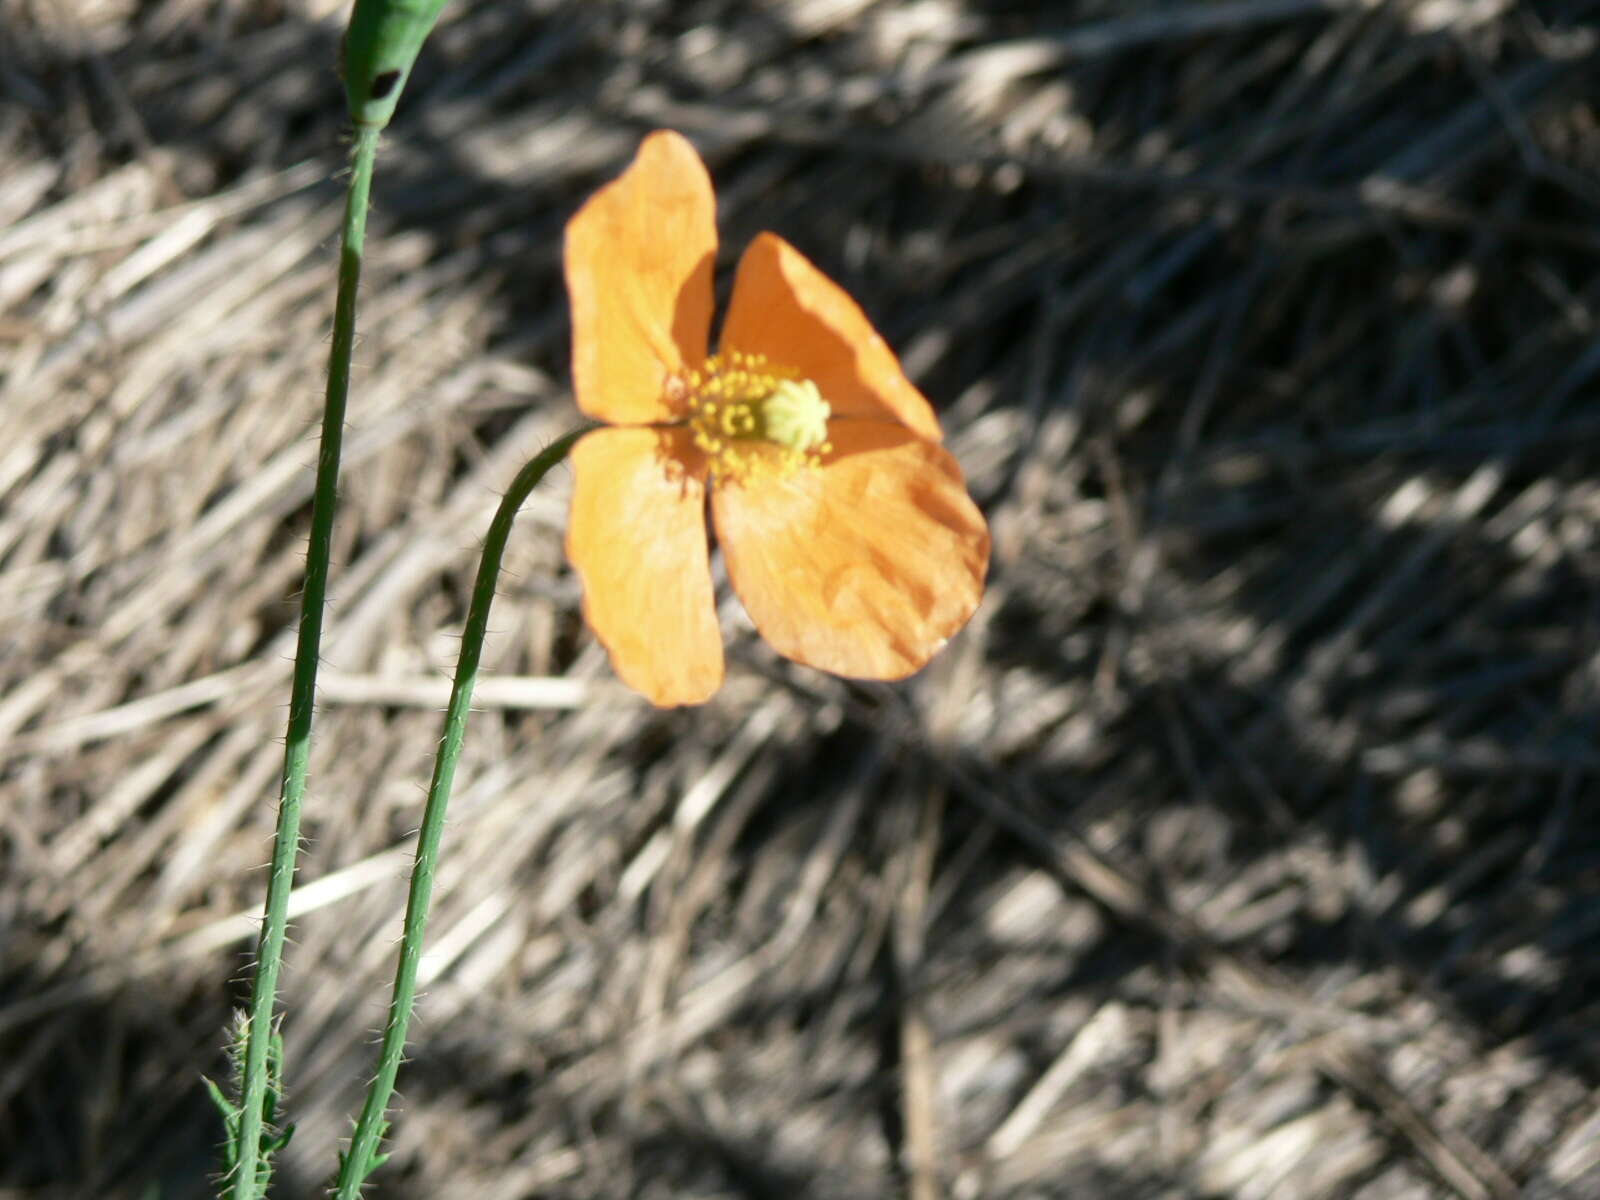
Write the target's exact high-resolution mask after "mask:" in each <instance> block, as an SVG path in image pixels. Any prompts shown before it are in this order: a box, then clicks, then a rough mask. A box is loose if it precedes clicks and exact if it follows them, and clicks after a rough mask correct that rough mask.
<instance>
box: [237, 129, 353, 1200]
mask: <svg viewBox="0 0 1600 1200" xmlns="http://www.w3.org/2000/svg"><path fill="white" fill-rule="evenodd" d="M377 154H378V130H377V129H375V128H367V127H358V128H357V131H356V143H355V151H354V155H353V158H352V162H351V170H350V190H349V192H348V194H347V196H346V198H345V210H344V237H343V240H342V243H341V245H340V249H339V291H338V296H337V298H336V300H335V301H334V312H333V346H332V349H331V351H330V352H329V355H328V391H327V399H326V402H325V404H324V406H323V410H322V442H321V447H322V448H321V451H320V453H319V454H318V456H317V481H316V490H315V493H314V494H313V497H312V501H311V540H310V544H309V545H308V547H307V549H306V582H305V591H304V592H303V593H302V595H301V597H300V634H299V640H298V642H297V644H296V646H295V656H294V682H293V685H292V687H291V691H290V696H289V729H288V736H287V739H286V741H285V745H284V755H283V777H282V782H281V786H280V789H279V793H278V796H279V799H278V829H277V833H276V835H275V836H274V839H273V844H272V869H271V874H270V875H269V876H268V879H267V903H266V919H265V921H264V922H263V924H262V926H261V940H260V943H259V944H258V946H257V949H256V972H255V990H254V992H253V994H252V995H251V999H250V1018H249V1026H248V1029H247V1030H246V1042H245V1053H244V1079H243V1083H242V1086H241V1094H240V1104H239V1107H240V1111H239V1126H238V1140H237V1146H236V1150H237V1156H236V1158H235V1162H236V1163H237V1166H236V1168H235V1170H234V1172H233V1179H232V1181H231V1189H230V1190H229V1192H228V1194H229V1195H230V1196H231V1198H232V1200H256V1196H257V1195H258V1194H260V1192H261V1191H262V1189H263V1187H264V1184H265V1179H264V1177H258V1176H262V1175H264V1173H262V1172H260V1170H259V1167H260V1149H261V1135H262V1125H263V1121H262V1115H263V1104H264V1101H265V1098H266V1093H267V1066H268V1064H267V1058H268V1055H267V1050H268V1047H269V1045H270V1042H271V1038H272V1033H273V1019H274V1015H275V1013H276V1008H277V999H278V974H279V969H280V968H281V967H282V965H283V941H284V933H285V930H286V928H287V926H288V917H289V893H290V891H291V890H292V889H293V887H294V868H295V857H296V855H297V853H298V851H299V848H300V806H301V801H302V800H303V799H304V797H305V791H306V770H307V765H308V763H309V761H310V757H311V723H312V716H313V714H314V710H315V706H316V692H317V665H318V662H319V661H320V659H321V653H322V613H323V606H324V602H325V600H326V598H327V593H328V559H329V557H330V556H331V554H332V544H333V513H334V508H335V505H336V503H337V499H338V490H339V453H340V449H341V445H342V442H343V440H344V415H345V402H346V400H347V398H348V397H349V394H350V357H351V352H352V350H353V348H354V345H355V327H356V289H357V287H358V285H359V284H360V281H361V256H362V250H363V247H364V245H365V242H366V234H367V204H368V198H369V196H370V194H371V191H372V169H373V164H374V162H375V160H376V159H377Z"/></svg>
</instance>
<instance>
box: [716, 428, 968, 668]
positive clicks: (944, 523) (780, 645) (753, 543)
mask: <svg viewBox="0 0 1600 1200" xmlns="http://www.w3.org/2000/svg"><path fill="white" fill-rule="evenodd" d="M828 436H829V439H830V440H831V442H832V444H833V450H832V451H831V452H830V453H829V454H828V455H827V457H826V458H825V459H824V460H823V463H822V466H821V467H819V468H812V469H809V470H807V469H801V470H799V471H797V472H795V473H794V474H793V475H791V476H789V477H788V478H786V479H779V478H772V477H768V478H766V479H755V480H752V481H751V482H749V483H748V484H744V485H739V484H722V483H720V482H719V483H718V484H717V486H716V487H714V488H713V489H712V494H711V511H712V514H713V516H714V517H715V520H716V527H717V539H718V541H719V542H720V543H721V544H722V553H723V556H724V557H725V558H726V559H727V563H728V574H729V576H731V577H732V579H733V587H734V590H735V591H736V592H738V593H739V599H740V600H742V601H744V606H745V610H746V611H747V612H749V614H750V619H751V620H753V621H754V622H755V625H756V628H757V629H759V630H760V631H761V635H762V636H763V637H765V638H766V639H767V641H769V642H771V643H772V645H773V646H774V647H776V648H777V650H778V652H779V653H780V654H783V655H785V656H786V657H788V658H792V659H794V660H795V661H796V662H802V663H805V664H806V665H807V666H812V667H819V668H821V669H822V670H824V671H832V672H833V673H834V674H836V675H848V676H852V677H855V678H858V679H900V678H902V677H904V676H906V675H909V674H911V673H912V672H913V671H915V670H917V669H919V668H920V667H922V666H923V664H925V663H926V662H927V661H928V659H930V658H932V657H933V655H934V654H935V653H936V652H937V651H938V650H939V648H940V647H941V646H943V645H944V643H945V640H946V639H947V638H949V637H950V636H951V635H952V634H954V633H955V632H956V631H957V630H958V629H960V628H961V627H962V626H963V625H965V624H966V622H967V618H968V617H970V616H971V615H972V613H973V610H974V609H976V608H977V606H978V600H979V598H980V597H981V596H982V595H983V576H984V571H985V569H986V568H987V566H988V563H989V529H988V526H986V525H985V524H984V520H983V514H982V513H980V512H979V511H978V508H977V505H975V504H973V502H972V500H971V498H970V497H969V496H968V495H967V489H966V485H965V483H964V482H963V481H962V478H961V468H960V467H958V466H957V465H956V461H955V459H954V458H952V457H951V456H950V454H949V453H948V452H947V451H946V450H944V449H943V448H942V447H940V446H937V445H935V444H934V443H932V442H928V441H924V440H922V439H920V438H918V437H916V436H915V435H913V434H912V433H911V432H910V431H909V430H907V429H905V428H903V427H902V426H900V425H895V424H891V423H889V422H887V421H858V420H844V421H839V420H835V421H831V422H829V424H828Z"/></svg>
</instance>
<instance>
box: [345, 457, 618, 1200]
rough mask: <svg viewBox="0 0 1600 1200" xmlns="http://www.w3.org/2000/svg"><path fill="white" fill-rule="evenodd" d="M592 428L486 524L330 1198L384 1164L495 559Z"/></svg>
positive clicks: (518, 483)
mask: <svg viewBox="0 0 1600 1200" xmlns="http://www.w3.org/2000/svg"><path fill="white" fill-rule="evenodd" d="M591 428H593V426H584V427H582V428H579V429H575V430H573V431H572V432H571V433H569V434H566V435H565V436H564V437H561V438H558V439H557V440H556V441H554V442H552V443H550V445H549V446H547V447H545V449H544V450H543V451H542V452H540V454H539V455H538V456H537V457H535V458H534V459H533V461H532V462H530V463H529V464H528V465H527V466H525V467H523V468H522V470H521V471H520V472H518V474H517V477H516V479H515V480H513V481H512V484H511V489H510V490H509V491H508V492H506V495H505V498H504V499H503V500H501V502H500V508H499V510H498V511H497V512H496V513H495V515H494V521H493V522H492V523H491V524H490V526H489V536H488V537H487V538H486V539H485V540H484V544H483V560H482V561H481V562H480V563H479V565H478V577H477V581H476V582H475V583H474V584H473V587H472V603H471V605H470V606H469V607H468V609H467V624H466V628H465V629H464V630H463V632H462V635H461V658H460V661H459V662H458V664H457V666H456V678H455V684H454V686H453V687H452V688H451V690H450V705H449V707H448V708H447V709H446V710H445V717H444V737H443V739H442V741H441V742H440V744H439V753H438V756H437V757H436V758H435V759H434V763H433V781H432V783H430V784H429V785H428V801H427V805H426V806H425V807H424V809H423V812H422V829H421V831H420V832H419V833H418V835H417V858H416V865H415V866H414V867H413V868H412V871H411V891H410V895H409V896H408V897H407V900H406V920H405V932H404V934H403V935H402V937H401V940H400V962H399V965H398V966H397V967H396V968H395V974H394V996H393V998H392V1000H391V1001H390V1004H389V1020H388V1023H387V1024H386V1025H385V1026H384V1031H383V1049H382V1051H381V1052H380V1056H379V1060H378V1074H377V1077H376V1078H375V1079H374V1080H373V1081H372V1086H371V1087H370V1088H369V1089H368V1091H367V1100H366V1104H365V1105H363V1106H362V1109H361V1117H360V1119H359V1120H358V1121H357V1122H356V1129H355V1134H354V1135H353V1136H352V1137H351V1139H350V1148H349V1150H347V1151H346V1152H345V1153H344V1155H343V1156H342V1157H341V1160H340V1163H339V1179H338V1183H337V1191H336V1192H335V1197H336V1200H356V1197H357V1196H359V1195H360V1193H361V1185H362V1184H363V1183H364V1182H365V1181H366V1178H367V1176H368V1175H370V1174H371V1173H372V1172H373V1171H374V1170H375V1169H376V1168H377V1167H378V1166H379V1164H380V1163H381V1162H382V1161H383V1160H382V1157H380V1156H379V1154H378V1143H379V1141H380V1140H381V1139H382V1137H383V1134H384V1129H385V1126H386V1114H387V1112H388V1108H389V1098H390V1096H391V1095H392V1094H393V1092H394V1081H395V1076H396V1075H397V1074H398V1073H399V1070H400V1060H401V1058H402V1056H403V1055H404V1054H405V1048H406V1027H407V1026H408V1025H409V1023H410V1021H411V1009H412V1006H413V1004H414V1003H415V1000H416V994H417V966H418V964H419V963H420V962H421V961H422V939H423V934H424V932H425V931H426V929H427V924H428V905H429V903H430V901H431V900H432V897H433V877H434V873H435V871H436V870H437V869H438V863H439V843H440V841H441V840H442V839H443V837H444V817H445V809H446V807H447V806H448V805H449V803H450V787H451V784H452V783H453V782H454V780H455V774H456V761H457V760H458V759H459V758H460V757H461V743H462V741H463V739H464V738H465V737H466V733H467V717H468V715H469V713H470V711H471V706H472V689H473V686H474V685H475V684H476V683H477V679H478V662H479V660H480V659H481V658H482V657H483V638H484V633H485V631H486V630H487V629H488V625H489V607H490V605H492V604H493V603H494V590H495V584H496V582H497V581H498V579H499V577H500V560H501V558H502V557H503V555H504V554H505V548H506V540H507V539H508V538H509V537H510V535H511V526H512V523H513V522H514V521H515V520H516V517H517V510H518V509H519V508H521V507H522V502H523V501H524V500H526V499H527V498H528V494H529V493H530V492H532V491H533V489H534V487H536V486H537V485H538V483H539V481H540V480H541V479H543V478H544V477H545V475H546V474H547V473H548V472H549V471H550V468H552V467H554V466H555V465H556V464H557V463H559V462H560V461H561V460H562V459H564V458H565V457H566V456H567V451H569V450H570V449H572V446H573V443H575V442H576V441H577V440H578V439H579V438H580V437H582V436H583V435H584V434H585V433H587V432H588V431H589V430H590V429H591Z"/></svg>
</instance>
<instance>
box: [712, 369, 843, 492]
mask: <svg viewBox="0 0 1600 1200" xmlns="http://www.w3.org/2000/svg"><path fill="white" fill-rule="evenodd" d="M682 386H683V393H682V394H683V395H684V397H685V401H686V404H687V406H688V412H689V428H690V429H691V430H692V431H693V433H694V444H695V445H696V446H698V447H699V448H700V449H701V451H703V452H704V453H705V455H706V456H707V457H708V458H710V460H711V470H712V473H713V474H714V475H716V476H717V477H718V478H719V479H723V480H731V481H733V482H735V483H745V482H748V481H749V480H751V479H756V478H764V477H767V476H772V475H775V476H777V477H778V478H783V477H785V476H788V475H792V474H793V473H794V472H795V471H797V470H799V469H800V468H801V467H814V466H817V465H818V464H819V463H820V462H821V461H822V456H823V455H824V454H826V453H827V452H828V451H829V450H831V449H832V447H831V446H830V445H829V444H828V416H829V413H830V410H829V408H828V402H827V401H826V400H824V399H823V398H822V393H821V392H819V391H818V390H817V385H816V384H815V383H813V382H812V381H811V380H809V379H801V378H799V376H798V375H797V374H796V373H795V372H794V371H792V370H790V369H788V368H786V367H780V366H777V365H775V364H773V363H771V362H769V361H768V360H767V359H766V357H765V356H763V355H760V354H744V353H741V352H740V351H737V350H736V351H733V352H731V353H728V354H714V355H712V356H711V357H710V358H708V359H706V361H705V363H704V364H703V365H702V366H701V367H700V368H699V370H696V371H690V372H689V373H688V375H687V376H686V377H685V378H684V379H683V380H682Z"/></svg>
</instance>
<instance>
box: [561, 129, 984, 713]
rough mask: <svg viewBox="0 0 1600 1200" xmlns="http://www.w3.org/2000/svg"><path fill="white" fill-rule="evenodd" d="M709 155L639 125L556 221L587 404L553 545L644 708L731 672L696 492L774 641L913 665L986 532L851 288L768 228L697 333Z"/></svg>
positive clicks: (702, 688) (707, 688) (965, 601)
mask: <svg viewBox="0 0 1600 1200" xmlns="http://www.w3.org/2000/svg"><path fill="white" fill-rule="evenodd" d="M716 250H717V229H716V201H715V199H714V198H713V195H712V191H711V179H710V176H708V175H707V173H706V168H705V164H704V163H703V162H701V161H700V157H699V155H698V154H696V153H695V151H694V148H693V147H692V146H690V144H689V143H688V142H687V141H686V140H685V139H684V138H683V137H681V136H680V135H678V134H676V133H671V132H661V133H655V134H651V135H650V136H649V137H648V138H646V139H645V141H644V144H643V145H642V146H641V147H640V148H639V152H638V154H637V155H636V156H635V158H634V160H633V163H632V164H631V165H630V166H629V167H628V169H627V170H626V171H624V172H623V174H622V175H621V177H620V178H618V179H617V180H615V181H614V182H612V183H610V184H608V185H607V186H605V187H603V188H601V189H600V190H599V191H598V192H596V193H595V195H594V196H592V197H591V198H590V199H589V201H588V202H587V203H586V204H584V206H583V207H582V208H581V209H580V210H579V211H578V213H577V215H576V216H574V217H573V218H572V220H571V221H569V222H568V224H567V234H566V275H567V289H568V291H569V293H570V294H571V297H572V374H573V386H574V390H575V391H576V393H577V400H578V407H579V408H581V409H582V410H583V411H584V412H585V413H587V414H588V415H589V416H591V417H594V418H596V419H598V420H600V421H603V422H605V423H606V424H607V426H608V428H604V429H599V430H595V431H594V432H592V433H589V434H587V435H585V436H584V438H583V439H582V440H581V441H580V442H579V443H578V445H577V446H576V447H575V448H574V450H573V452H572V465H573V471H574V474H575V477H576V478H575V482H574V487H573V494H572V515H571V521H570V523H569V525H568V529H567V555H568V557H569V558H570V559H571V560H572V565H573V567H574V568H575V569H576V570H577V572H578V577H579V579H580V580H581V582H582V584H583V603H584V615H585V617H586V618H587V619H588V622H589V624H590V626H591V627H592V628H593V629H594V631H595V633H596V634H597V635H598V636H599V638H600V640H601V642H602V643H604V645H605V647H606V649H607V650H608V651H609V652H610V654H611V662H612V665H613V666H614V667H615V668H616V671H617V674H618V675H620V676H621V677H622V678H623V680H624V681H625V682H627V683H628V684H629V685H630V686H631V687H633V688H634V689H636V690H637V691H639V692H642V693H643V694H644V695H645V696H646V697H648V698H649V699H650V700H652V701H653V702H655V703H656V704H659V705H663V706H666V705H675V704H698V703H700V702H701V701H703V700H706V699H708V698H709V697H710V696H711V694H712V693H713V692H715V691H716V690H717V687H718V686H719V685H720V684H721V682H722V673H723V665H722V639H721V635H720V633H719V631H718V628H717V616H716V608H715V605H714V601H713V597H712V588H711V568H710V560H709V550H708V546H707V537H706V496H707V494H708V492H709V494H710V497H711V505H710V509H711V518H712V521H713V522H714V524H715V526H716V532H717V539H718V542H719V544H720V545H721V547H722V553H723V556H724V558H725V560H726V562H727V567H728V575H729V577H730V578H731V580H732V581H733V588H734V591H736V592H737V593H738V595H739V599H740V600H742V601H743V602H744V606H745V610H746V611H747V612H748V613H749V614H750V619H751V620H752V621H754V622H755V626H756V629H757V630H759V631H760V633H761V635H762V636H763V637H765V638H766V639H767V641H768V642H770V643H771V644H772V645H773V646H774V647H775V648H776V649H777V650H778V652H779V653H780V654H783V655H785V656H786V657H788V658H791V659H794V660H795V661H796V662H801V663H805V664H806V665H808V666H812V667H818V668H820V669H822V670H824V671H831V672H833V673H834V674H836V675H846V676H851V677H854V678H858V679H900V678H902V677H904V676H906V675H909V674H911V673H912V672H913V671H916V670H918V669H919V668H920V667H922V666H923V664H925V663H926V662H927V661H928V659H929V658H931V657H932V656H933V655H934V653H935V652H937V651H938V649H939V648H940V647H941V646H943V645H944V643H945V641H946V640H947V639H948V638H949V637H950V636H951V635H952V634H954V633H955V632H956V631H957V630H958V629H960V628H961V627H962V626H963V625H964V624H966V622H967V618H969V617H970V616H971V615H972V612H973V610H974V609H975V608H976V607H977V605H978V600H979V598H980V596H981V595H982V593H983V578H984V572H985V570H986V568H987V566H988V561H989V531H988V527H987V526H986V525H985V524H984V520H983V516H982V514H981V513H979V511H978V509H977V506H976V505H974V504H973V502H972V500H971V498H970V497H969V496H968V495H967V491H966V484H965V483H964V482H963V480H962V477H961V469H960V468H959V467H958V466H957V465H956V461H955V459H954V458H952V457H951V456H950V454H949V453H948V452H946V451H945V450H944V449H942V448H941V447H940V445H939V440H940V436H941V435H940V431H939V422H938V419H937V418H936V417H935V416H934V414H933V409H932V408H931V407H930V406H929V404H928V402H927V400H925V399H924V398H923V396H922V394H921V393H920V392H918V391H917V389H916V388H915V387H913V386H912V384H911V382H910V381H909V380H907V379H906V377H905V375H904V373H903V372H902V371H901V369H900V363H899V361H898V360H897V359H896V358H895V356H894V354H893V352H892V351H890V349H889V348H888V346H886V345H885V344H884V342H883V339H882V338H880V337H879V336H878V334H877V333H876V332H875V331H874V330H873V328H872V326H871V324H870V323H868V321H867V318H866V316H865V315H864V314H863V313H862V312H861V309H860V308H859V307H858V306H857V305H856V303H855V301H854V300H852V299H851V298H850V297H849V296H848V295H846V294H845V292H844V290H843V289H841V288H840V287H839V286H838V285H837V284H835V283H834V282H833V281H832V280H830V279H828V278H827V277H826V276H824V275H823V274H822V272H820V271H819V270H817V268H816V267H814V266H812V265H811V263H810V262H809V261H807V260H806V259H805V258H804V257H802V256H801V254H800V253H799V251H797V250H795V248H794V247H793V246H790V245H789V244H788V243H787V242H785V241H784V240H783V239H782V238H780V237H778V236H776V235H775V234H771V233H763V234H761V235H760V236H759V237H757V238H756V240H755V241H754V242H752V243H751V244H750V246H749V248H748V249H746V250H745V252H744V257H743V258H742V259H741V260H740V262H739V270H738V274H737V276H736V278H735V281H734V287H733V300H732V303H731V305H730V307H729V309H728V315H727V319H726V320H725V321H724V323H723V329H722V341H721V348H720V350H719V352H718V353H717V354H716V355H712V356H709V357H708V355H707V350H708V348H709V342H710V335H711V314H712V286H711V275H712V265H713V263H714V261H715V258H716Z"/></svg>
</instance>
